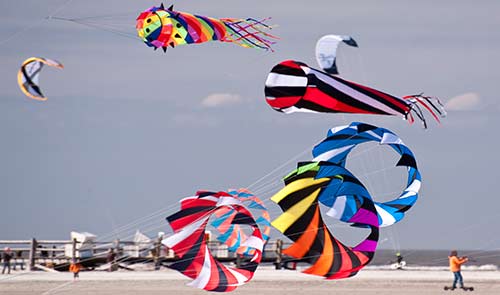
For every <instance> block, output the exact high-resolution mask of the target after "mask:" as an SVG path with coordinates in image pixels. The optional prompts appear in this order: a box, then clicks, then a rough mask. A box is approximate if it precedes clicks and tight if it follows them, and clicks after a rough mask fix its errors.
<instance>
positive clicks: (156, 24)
mask: <svg viewBox="0 0 500 295" xmlns="http://www.w3.org/2000/svg"><path fill="white" fill-rule="evenodd" d="M266 20H268V19H264V20H262V21H259V20H256V19H252V18H247V19H235V18H223V19H215V18H211V17H207V16H200V15H194V14H189V13H186V12H180V11H174V8H173V5H172V6H170V7H169V8H168V9H165V7H164V6H163V4H161V5H160V6H159V7H155V6H153V7H151V8H149V9H147V10H146V11H144V12H142V13H141V14H140V15H139V17H137V23H136V29H137V33H138V34H139V37H140V38H141V39H142V40H143V41H144V43H146V45H148V46H149V47H153V48H154V49H155V50H156V49H158V48H162V49H163V51H166V50H167V47H168V46H171V47H175V46H178V45H183V44H193V43H203V42H208V41H213V40H218V41H221V42H230V43H235V44H238V45H240V46H243V47H250V48H260V49H265V50H270V51H273V50H272V48H271V45H273V44H275V42H274V41H272V39H277V38H276V37H275V36H273V35H271V34H269V33H266V32H265V31H264V30H266V29H271V27H270V26H268V25H266V24H265V23H264V22H265V21H266Z"/></svg>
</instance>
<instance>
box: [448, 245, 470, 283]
mask: <svg viewBox="0 0 500 295" xmlns="http://www.w3.org/2000/svg"><path fill="white" fill-rule="evenodd" d="M448 259H449V260H450V271H451V272H452V273H453V276H454V279H453V285H452V286H451V289H452V290H453V289H455V288H456V287H457V282H458V285H459V286H460V288H462V289H464V280H463V278H462V273H461V272H460V268H461V266H462V264H464V263H466V262H467V261H469V259H468V258H467V256H463V257H458V253H457V251H456V250H453V251H451V253H450V256H448Z"/></svg>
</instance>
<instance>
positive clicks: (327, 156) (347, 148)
mask: <svg viewBox="0 0 500 295" xmlns="http://www.w3.org/2000/svg"><path fill="white" fill-rule="evenodd" d="M366 142H376V143H379V144H380V145H386V146H390V147H391V148H392V149H393V150H394V151H396V152H397V153H398V154H399V155H400V158H399V161H398V162H397V163H396V166H406V167H407V169H408V177H407V185H406V188H405V189H404V190H403V192H402V193H401V194H400V195H399V197H398V198H396V199H394V200H392V201H389V202H383V203H379V202H375V207H376V209H377V215H378V218H379V225H380V226H382V227H384V226H389V225H392V224H394V223H396V222H398V221H400V220H401V219H403V217H404V213H405V212H406V211H408V210H409V209H410V208H411V207H412V206H413V205H414V204H415V202H416V201H417V198H418V192H419V190H420V186H421V176H420V172H419V171H418V168H417V161H416V159H415V156H414V155H413V153H412V151H411V150H410V149H409V148H408V147H407V146H406V145H405V144H404V143H403V141H402V140H401V138H399V137H398V136H397V135H396V134H394V133H393V132H391V131H389V130H387V129H385V128H381V127H376V126H372V125H369V124H366V123H360V122H353V123H351V124H350V125H348V126H340V127H335V128H332V129H330V130H329V131H328V134H327V137H326V139H324V140H323V141H322V142H321V143H319V144H318V145H316V146H315V147H314V148H313V156H314V159H313V161H328V162H332V163H336V164H338V165H341V166H344V167H345V165H346V160H347V156H348V154H349V153H350V152H351V151H352V149H354V148H355V147H356V146H357V145H359V144H362V143H366ZM320 201H321V203H322V204H324V205H325V206H327V207H330V208H334V207H336V206H343V205H342V204H339V203H335V202H334V201H333V199H329V200H327V199H320Z"/></svg>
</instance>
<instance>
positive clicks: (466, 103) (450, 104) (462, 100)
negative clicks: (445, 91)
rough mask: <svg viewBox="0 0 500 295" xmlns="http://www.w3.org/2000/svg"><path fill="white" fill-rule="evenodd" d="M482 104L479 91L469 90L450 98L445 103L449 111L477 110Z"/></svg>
mask: <svg viewBox="0 0 500 295" xmlns="http://www.w3.org/2000/svg"><path fill="white" fill-rule="evenodd" d="M480 104H481V98H480V97H479V94H478V93H475V92H468V93H464V94H461V95H457V96H455V97H452V98H450V99H449V100H448V101H447V102H446V103H445V105H444V107H445V109H446V110H447V111H472V110H477V109H478V108H479V105H480Z"/></svg>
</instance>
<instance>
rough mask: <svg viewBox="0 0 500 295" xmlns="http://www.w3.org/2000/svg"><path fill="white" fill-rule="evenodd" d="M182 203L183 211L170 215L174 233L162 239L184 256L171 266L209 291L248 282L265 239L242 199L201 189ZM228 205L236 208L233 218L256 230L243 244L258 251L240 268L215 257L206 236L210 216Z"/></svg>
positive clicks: (225, 289)
mask: <svg viewBox="0 0 500 295" xmlns="http://www.w3.org/2000/svg"><path fill="white" fill-rule="evenodd" d="M180 203H181V209H180V211H178V212H177V213H174V214H173V215H170V216H169V217H167V221H168V222H169V224H170V226H171V227H172V230H173V231H174V234H173V235H172V236H170V237H167V238H165V239H164V240H163V241H162V243H163V244H164V245H166V246H167V247H169V248H171V249H173V250H174V252H175V254H176V255H177V256H179V258H180V260H178V261H176V262H174V263H172V264H171V265H169V266H168V267H170V268H172V269H175V270H177V271H179V272H181V273H182V274H184V275H185V276H187V277H189V278H191V279H193V281H191V282H190V283H189V284H188V285H189V286H192V287H196V288H199V289H204V290H207V291H217V292H228V291H232V290H234V289H236V287H237V286H240V285H243V284H245V283H246V282H248V281H249V280H250V279H251V278H252V277H253V274H254V272H255V270H256V269H257V266H258V265H259V263H260V261H261V259H262V250H263V248H264V239H263V237H262V234H261V231H260V229H259V227H258V226H257V224H256V222H255V219H254V218H253V216H252V214H251V213H250V212H249V211H248V210H247V209H246V208H245V206H244V205H243V203H242V201H241V200H240V199H238V198H236V197H234V196H233V195H231V194H229V193H226V192H207V191H199V192H197V193H196V195H195V196H193V197H188V198H185V199H183V200H181V201H180ZM226 208H229V209H231V210H234V211H235V212H236V216H235V217H234V219H233V221H232V222H233V223H234V224H241V225H247V226H249V227H250V228H252V234H251V235H250V236H249V237H248V238H247V239H246V240H245V241H243V242H242V246H244V247H248V248H253V253H254V254H253V256H252V257H251V259H250V261H248V262H245V263H244V264H242V265H241V266H240V267H238V268H235V267H228V266H225V265H224V264H222V263H221V262H219V261H217V260H215V258H214V257H213V256H212V254H211V253H210V251H209V249H208V245H207V241H206V239H205V229H206V226H207V223H208V220H209V218H210V216H211V215H212V214H216V213H217V211H219V210H225V209H226Z"/></svg>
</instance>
